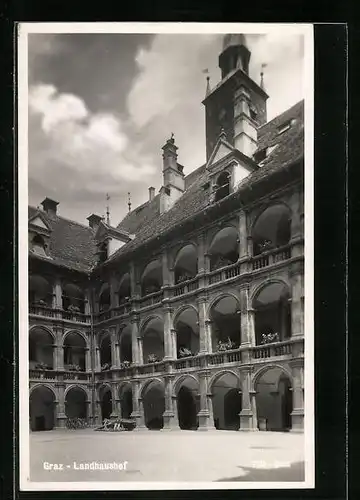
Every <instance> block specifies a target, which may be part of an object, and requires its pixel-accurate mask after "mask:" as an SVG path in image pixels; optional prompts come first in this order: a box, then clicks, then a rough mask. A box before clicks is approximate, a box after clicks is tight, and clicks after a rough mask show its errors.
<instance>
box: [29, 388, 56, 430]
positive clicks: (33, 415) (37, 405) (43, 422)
mask: <svg viewBox="0 0 360 500" xmlns="http://www.w3.org/2000/svg"><path fill="white" fill-rule="evenodd" d="M29 410H30V429H31V430H32V431H49V430H51V429H53V427H54V425H55V416H54V413H55V395H54V393H53V392H52V391H51V390H50V389H49V388H48V387H46V386H44V385H39V386H37V387H35V388H34V389H33V390H32V391H31V393H30V400H29Z"/></svg>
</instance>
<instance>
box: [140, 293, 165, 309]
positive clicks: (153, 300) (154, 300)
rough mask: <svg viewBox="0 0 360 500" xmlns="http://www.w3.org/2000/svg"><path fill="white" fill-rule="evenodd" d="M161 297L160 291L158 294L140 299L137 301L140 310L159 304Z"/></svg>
mask: <svg viewBox="0 0 360 500" xmlns="http://www.w3.org/2000/svg"><path fill="white" fill-rule="evenodd" d="M162 296H163V292H162V290H160V291H159V292H154V293H150V294H149V295H145V297H142V298H141V299H140V301H139V305H140V309H143V308H144V307H149V306H153V305H154V304H158V303H160V302H161V300H162Z"/></svg>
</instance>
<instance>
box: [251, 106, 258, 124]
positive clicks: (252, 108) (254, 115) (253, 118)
mask: <svg viewBox="0 0 360 500" xmlns="http://www.w3.org/2000/svg"><path fill="white" fill-rule="evenodd" d="M257 115H258V114H257V110H256V108H254V106H251V107H250V118H251V119H252V120H254V121H256V120H257Z"/></svg>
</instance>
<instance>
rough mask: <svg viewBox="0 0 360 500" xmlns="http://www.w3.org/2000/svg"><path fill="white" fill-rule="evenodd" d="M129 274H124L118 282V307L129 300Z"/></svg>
mask: <svg viewBox="0 0 360 500" xmlns="http://www.w3.org/2000/svg"><path fill="white" fill-rule="evenodd" d="M130 283H131V282H130V274H129V273H126V274H124V275H123V276H122V278H121V280H120V285H119V289H118V302H119V305H122V304H126V303H127V302H129V301H130V299H131V284H130Z"/></svg>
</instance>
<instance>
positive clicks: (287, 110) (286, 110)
mask: <svg viewBox="0 0 360 500" xmlns="http://www.w3.org/2000/svg"><path fill="white" fill-rule="evenodd" d="M304 101H305V99H304V98H302V99H300V101H297V102H296V103H295V104H292V105H291V106H290V107H289V108H287V109H285V111H282V112H281V113H279V114H278V115H276V116H274V118H272V119H271V120H270V121H268V122H266V123H263V124H262V125H260V127H258V130H260V129H262V128H264V127H266V126H267V125H270V124H271V123H273V122H274V121H275V120H277V119H278V118H280V117H281V116H282V115H285V114H286V113H289V111H291V110H292V109H293V108H296V106H298V105H299V104H300V103H303V102H304Z"/></svg>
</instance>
